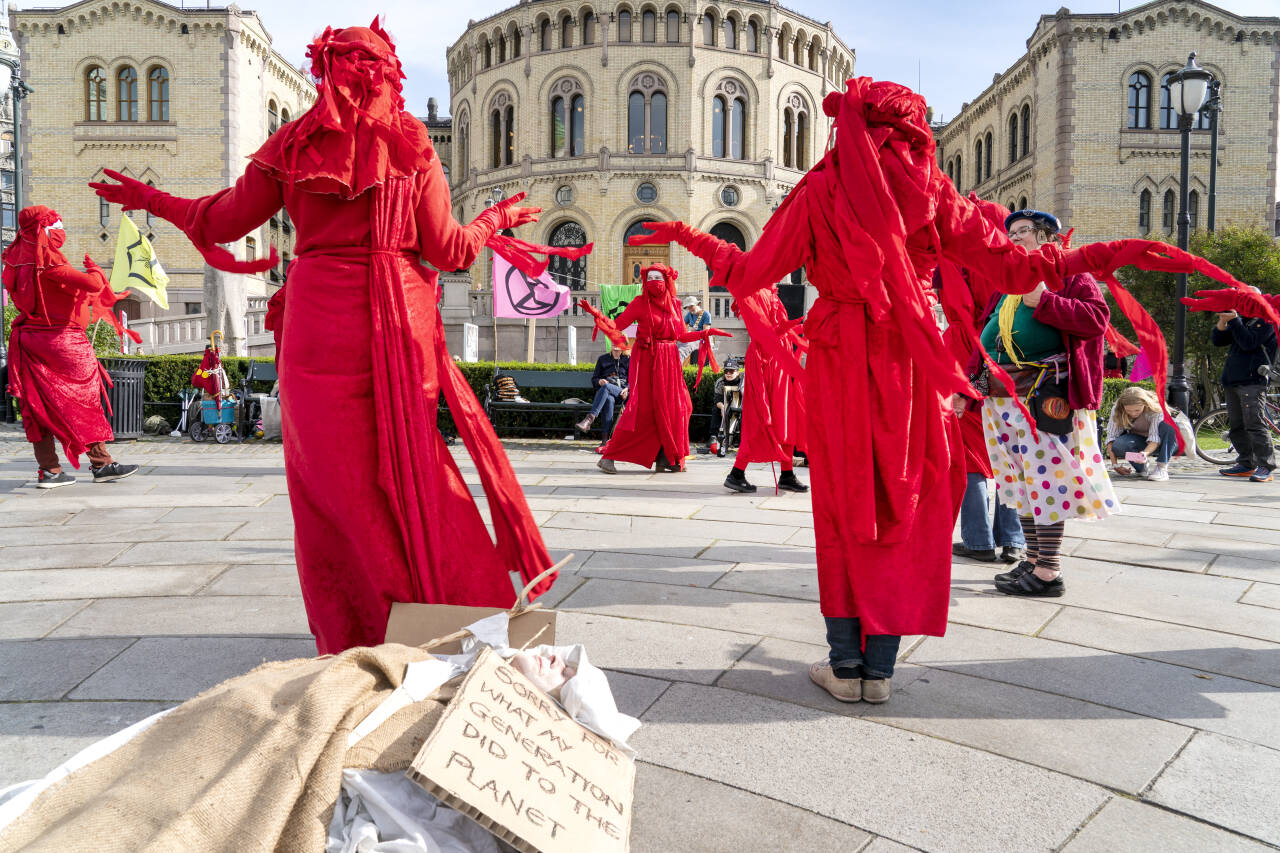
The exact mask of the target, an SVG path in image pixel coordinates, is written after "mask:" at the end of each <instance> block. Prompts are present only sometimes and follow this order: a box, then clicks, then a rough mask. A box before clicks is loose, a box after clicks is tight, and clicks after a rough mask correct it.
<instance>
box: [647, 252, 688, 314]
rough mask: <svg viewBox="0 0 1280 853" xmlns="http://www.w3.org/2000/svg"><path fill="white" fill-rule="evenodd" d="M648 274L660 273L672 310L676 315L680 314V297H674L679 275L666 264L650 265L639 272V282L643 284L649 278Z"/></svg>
mask: <svg viewBox="0 0 1280 853" xmlns="http://www.w3.org/2000/svg"><path fill="white" fill-rule="evenodd" d="M650 272H660V273H662V280H663V281H665V282H666V283H667V296H668V297H669V298H670V300H671V305H672V310H673V311H675V312H676V314H679V313H680V297H679V296H677V295H676V279H677V278H679V277H680V273H678V272H676V271H675V269H673V268H672V267H669V266H667V265H666V264H650V265H649V266H647V267H643V268H641V270H640V281H641V282H643V281H645V280H646V279H647V278H648V277H649V273H650Z"/></svg>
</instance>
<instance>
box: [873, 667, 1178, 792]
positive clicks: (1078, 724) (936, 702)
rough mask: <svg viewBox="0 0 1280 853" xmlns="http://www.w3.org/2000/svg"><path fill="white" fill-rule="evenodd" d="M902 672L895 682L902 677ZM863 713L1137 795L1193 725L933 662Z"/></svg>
mask: <svg viewBox="0 0 1280 853" xmlns="http://www.w3.org/2000/svg"><path fill="white" fill-rule="evenodd" d="M896 680H897V679H896V677H895V681H896ZM858 707H859V708H860V709H865V710H862V712H861V713H862V716H864V717H865V718H866V719H874V720H877V721H880V722H885V723H889V724H891V725H895V726H898V727H900V728H904V729H910V730H912V731H917V732H921V733H923V734H927V735H931V736H933V737H938V738H943V739H944V740H948V741H952V742H953V743H962V744H966V745H968V746H972V747H976V748H978V749H984V750H987V751H988V752H993V753H996V754H997V755H1003V756H1006V757H1008V758H1013V759H1017V760H1019V761H1025V762H1027V763H1028V764H1035V765H1038V766H1040V767H1045V768H1048V769H1050V770H1057V771H1059V772H1061V773H1066V774H1068V775H1071V776H1075V777H1077V778H1080V779H1086V780H1088V781H1090V782H1096V783H1098V784H1100V785H1105V786H1107V787H1110V788H1115V789H1118V790H1122V791H1127V792H1129V793H1132V794H1136V793H1138V792H1139V791H1141V790H1142V789H1143V788H1145V787H1146V785H1147V784H1148V783H1149V782H1150V781H1151V780H1152V779H1154V778H1155V777H1156V775H1157V774H1158V773H1159V772H1160V771H1161V770H1162V769H1163V768H1164V766H1165V763H1166V762H1168V761H1169V759H1171V758H1172V757H1173V756H1174V755H1175V754H1176V753H1177V752H1178V750H1179V749H1181V748H1182V746H1183V744H1185V743H1186V742H1187V739H1188V738H1189V737H1190V736H1191V734H1192V731H1193V730H1192V729H1188V728H1184V727H1183V726H1178V725H1174V724H1173V723H1167V722H1164V721H1162V720H1154V719H1151V718H1150V717H1142V716H1138V715H1136V714H1127V713H1125V712H1123V711H1117V710H1115V709H1113V708H1105V707H1103V706H1101V705H1095V704H1091V703H1089V702H1082V701H1079V700H1076V699H1070V698H1067V697H1065V696H1057V695H1054V694H1052V693H1045V692H1041V691H1039V690H1028V689H1026V688H1024V687H1017V686H1013V685H1008V684H1000V683H998V682H993V681H989V680H986V679H983V678H972V677H969V676H966V675H959V674H956V673H952V672H947V671H945V670H938V669H931V668H926V669H924V671H923V672H922V673H921V674H919V675H918V677H916V678H914V679H912V680H910V681H909V682H908V683H906V684H904V685H902V686H898V685H895V690H894V695H893V698H892V699H891V700H890V701H889V702H887V703H886V704H884V705H879V706H875V705H866V704H861V705H859V706H858Z"/></svg>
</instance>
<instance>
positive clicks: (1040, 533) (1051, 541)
mask: <svg viewBox="0 0 1280 853" xmlns="http://www.w3.org/2000/svg"><path fill="white" fill-rule="evenodd" d="M1065 524H1066V522H1062V521H1059V522H1058V523H1057V524H1047V525H1044V526H1042V527H1041V528H1040V529H1039V530H1037V531H1036V544H1037V546H1038V550H1039V555H1038V556H1037V557H1036V561H1035V562H1036V568H1038V569H1047V570H1048V571H1051V572H1057V571H1061V568H1062V567H1061V562H1060V559H1059V552H1060V551H1061V550H1062V532H1063V529H1064V527H1065Z"/></svg>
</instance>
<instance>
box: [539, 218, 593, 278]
mask: <svg viewBox="0 0 1280 853" xmlns="http://www.w3.org/2000/svg"><path fill="white" fill-rule="evenodd" d="M547 242H548V243H549V244H550V245H552V246H585V245H587V232H586V231H585V230H583V228H582V226H581V225H579V224H578V223H576V222H574V221H573V220H569V221H567V222H561V223H560V224H559V225H557V226H556V227H555V229H554V230H553V231H552V232H551V237H550V238H549V239H548V240H547ZM547 271H548V272H550V273H551V278H552V279H554V280H555V282H556V284H559V285H561V286H563V287H568V288H569V289H570V290H586V289H587V257H586V256H585V255H584V256H583V257H581V258H578V259H577V260H572V261H571V260H569V259H568V258H566V257H563V256H561V255H552V256H551V262H550V263H549V264H548V265H547Z"/></svg>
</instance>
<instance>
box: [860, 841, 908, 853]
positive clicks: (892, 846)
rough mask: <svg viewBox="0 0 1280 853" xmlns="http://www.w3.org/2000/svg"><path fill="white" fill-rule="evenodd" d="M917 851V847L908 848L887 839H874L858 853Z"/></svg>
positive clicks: (906, 852)
mask: <svg viewBox="0 0 1280 853" xmlns="http://www.w3.org/2000/svg"><path fill="white" fill-rule="evenodd" d="M919 849H920V848H919V847H908V846H907V845H905V844H899V843H898V842H896V841H890V840H889V839H887V838H876V839H875V840H873V841H872V842H871V843H870V844H868V845H867V846H866V847H863V848H862V849H861V850H859V851H858V853H911V851H913V850H919Z"/></svg>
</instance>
